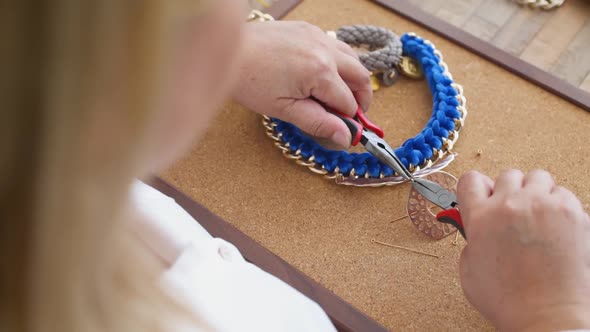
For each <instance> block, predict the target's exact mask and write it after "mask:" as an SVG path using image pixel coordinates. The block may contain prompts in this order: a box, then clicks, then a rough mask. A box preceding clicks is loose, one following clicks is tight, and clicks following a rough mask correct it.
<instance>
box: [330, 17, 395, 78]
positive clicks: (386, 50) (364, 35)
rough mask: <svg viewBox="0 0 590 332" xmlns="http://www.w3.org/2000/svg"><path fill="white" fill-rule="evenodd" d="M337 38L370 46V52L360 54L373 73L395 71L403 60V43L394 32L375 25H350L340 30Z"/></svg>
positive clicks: (364, 63)
mask: <svg viewBox="0 0 590 332" xmlns="http://www.w3.org/2000/svg"><path fill="white" fill-rule="evenodd" d="M336 38H338V39H339V40H341V41H343V42H345V43H347V44H349V45H352V46H360V45H369V46H370V47H371V49H373V50H371V51H370V52H368V53H365V54H360V55H359V59H360V61H361V63H362V64H363V65H364V66H365V68H367V70H369V71H371V72H384V71H388V70H390V69H393V68H394V67H395V66H396V65H397V64H398V63H399V62H400V60H401V58H402V43H401V40H400V38H399V37H398V36H397V35H396V34H395V33H393V31H391V30H388V29H385V28H382V27H376V26H373V25H349V26H344V27H341V28H340V29H338V31H337V32H336Z"/></svg>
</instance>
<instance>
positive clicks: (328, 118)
mask: <svg viewBox="0 0 590 332" xmlns="http://www.w3.org/2000/svg"><path fill="white" fill-rule="evenodd" d="M280 115H281V116H278V117H279V118H281V119H282V120H284V121H288V122H291V123H292V124H294V125H295V126H297V127H299V128H300V129H301V130H303V131H304V132H306V133H307V134H308V135H311V136H315V137H319V138H324V139H329V140H330V141H332V142H334V143H336V144H337V145H338V146H340V147H342V148H348V147H349V146H350V141H351V134H350V130H349V129H348V127H346V124H344V122H343V121H342V120H340V119H339V118H338V117H337V116H335V115H333V114H330V113H328V112H327V111H326V110H325V109H324V108H323V107H322V106H321V105H320V104H318V103H317V102H315V101H313V100H311V99H309V98H308V99H297V100H294V101H293V103H291V104H290V105H289V106H287V107H286V108H285V109H284V111H283V112H281V114H280Z"/></svg>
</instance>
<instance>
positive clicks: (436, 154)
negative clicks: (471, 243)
mask: <svg viewBox="0 0 590 332" xmlns="http://www.w3.org/2000/svg"><path fill="white" fill-rule="evenodd" d="M409 35H411V36H416V34H415V33H409ZM424 42H425V43H426V44H428V45H430V46H432V48H434V54H436V55H437V56H438V57H439V59H440V61H439V64H440V66H441V67H442V68H443V69H444V72H443V75H445V76H447V77H448V78H449V79H451V80H453V76H452V75H451V73H450V72H449V67H448V66H447V64H446V63H445V62H444V59H443V56H442V53H440V51H439V50H437V49H436V47H435V46H434V44H433V43H432V42H431V41H430V40H425V41H424ZM452 86H453V88H455V89H456V90H457V93H458V95H457V96H456V98H457V100H458V101H459V106H457V110H458V111H459V113H460V114H461V116H460V118H459V119H456V120H455V129H454V130H453V131H451V132H450V134H449V138H444V137H443V138H442V141H443V147H442V148H441V149H440V150H437V149H434V148H433V149H432V152H433V155H432V157H431V158H430V159H426V160H425V161H424V162H423V163H422V164H420V165H412V164H410V167H409V171H410V172H412V173H415V172H418V171H420V170H427V169H429V168H431V167H432V166H433V165H435V164H436V163H437V162H439V161H441V160H442V159H444V157H445V155H447V154H450V153H452V149H453V146H454V145H455V143H456V142H457V140H458V139H459V132H460V131H461V129H462V128H463V126H464V124H465V117H467V99H466V98H465V95H464V94H463V87H462V86H461V85H460V84H457V83H452ZM262 124H263V125H264V127H265V128H266V135H267V136H268V137H269V138H270V139H272V140H273V141H274V145H275V146H276V147H278V148H279V149H280V150H281V151H282V153H283V156H285V157H286V158H287V159H292V160H295V162H296V163H297V164H298V165H301V166H304V167H307V168H308V169H309V170H310V171H312V172H313V173H316V174H320V175H323V176H324V177H325V178H326V179H329V180H337V183H345V182H348V184H353V185H354V182H355V181H354V179H359V176H357V175H355V169H354V168H353V169H352V170H351V171H350V174H349V175H348V176H345V175H344V174H342V173H341V172H340V169H339V168H338V167H336V169H335V170H334V171H333V172H328V171H327V170H326V169H325V168H324V167H323V166H321V165H318V164H316V163H315V161H314V159H315V156H313V155H312V156H310V157H309V158H308V159H305V158H304V157H303V156H302V155H301V150H297V151H291V149H290V148H289V143H288V142H287V143H285V142H283V140H282V139H281V137H282V133H280V132H277V130H276V126H277V123H276V122H274V121H273V120H272V119H271V118H269V117H267V116H263V118H262ZM364 177H365V178H369V174H368V172H366V173H365V175H364ZM393 177H399V174H397V173H395V174H394V175H393ZM379 178H380V179H383V182H381V183H372V184H371V186H379V185H391V184H395V183H397V182H395V181H393V182H392V181H388V179H387V178H386V177H385V175H383V173H381V174H380V175H379Z"/></svg>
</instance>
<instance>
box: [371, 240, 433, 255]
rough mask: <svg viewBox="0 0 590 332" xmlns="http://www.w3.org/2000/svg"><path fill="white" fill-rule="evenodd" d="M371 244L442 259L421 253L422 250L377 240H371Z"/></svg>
mask: <svg viewBox="0 0 590 332" xmlns="http://www.w3.org/2000/svg"><path fill="white" fill-rule="evenodd" d="M371 242H372V243H377V244H380V245H382V246H386V247H391V248H396V249H401V250H406V251H411V252H413V253H416V254H420V255H426V256H430V257H434V258H440V256H438V255H435V254H431V253H428V252H424V251H420V250H416V249H412V248H406V247H402V246H396V245H395V244H391V243H386V242H381V241H377V240H375V239H371Z"/></svg>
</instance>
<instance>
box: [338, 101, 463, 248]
mask: <svg viewBox="0 0 590 332" xmlns="http://www.w3.org/2000/svg"><path fill="white" fill-rule="evenodd" d="M328 111H329V112H330V113H332V114H334V115H336V116H337V117H339V118H340V119H341V120H342V121H344V123H345V124H346V126H347V127H348V129H349V130H350V133H351V135H352V139H351V145H353V146H355V145H357V144H358V143H359V142H361V144H362V145H363V146H364V147H365V149H367V151H369V152H370V153H371V154H372V155H374V156H375V157H376V158H377V159H379V160H380V161H382V162H383V163H385V164H386V165H388V166H389V167H391V168H392V169H393V170H394V171H395V172H397V174H399V175H400V176H401V177H403V178H404V179H406V180H408V181H409V182H410V183H411V184H412V186H413V187H414V188H415V189H416V190H417V191H418V192H419V193H420V194H421V195H422V196H424V198H426V199H427V200H429V201H430V202H432V203H433V204H435V205H437V206H439V207H440V208H442V209H443V211H441V212H439V213H438V214H437V215H436V219H437V220H438V221H440V222H443V223H446V224H451V225H453V226H455V227H456V228H457V229H458V230H459V232H461V235H463V238H466V237H465V229H464V227H463V220H462V219H461V213H460V212H459V209H458V205H457V197H456V196H455V194H453V193H452V192H450V191H448V190H447V189H445V188H443V187H442V186H441V185H439V184H438V183H436V182H432V181H430V180H426V179H421V178H416V177H414V175H412V173H410V171H408V169H407V168H406V167H405V166H404V164H403V163H402V162H401V161H400V159H399V158H398V157H397V156H396V154H395V151H394V150H393V149H392V148H391V147H390V146H389V144H387V142H386V141H385V140H384V139H383V134H384V133H383V130H382V129H381V128H379V127H378V126H377V125H375V124H374V123H373V122H371V121H370V120H369V119H367V117H366V116H365V113H364V112H363V111H362V110H361V108H360V106H359V108H358V109H357V112H356V114H355V115H354V116H353V117H350V116H348V115H344V114H342V113H339V112H336V111H333V110H330V109H328Z"/></svg>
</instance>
